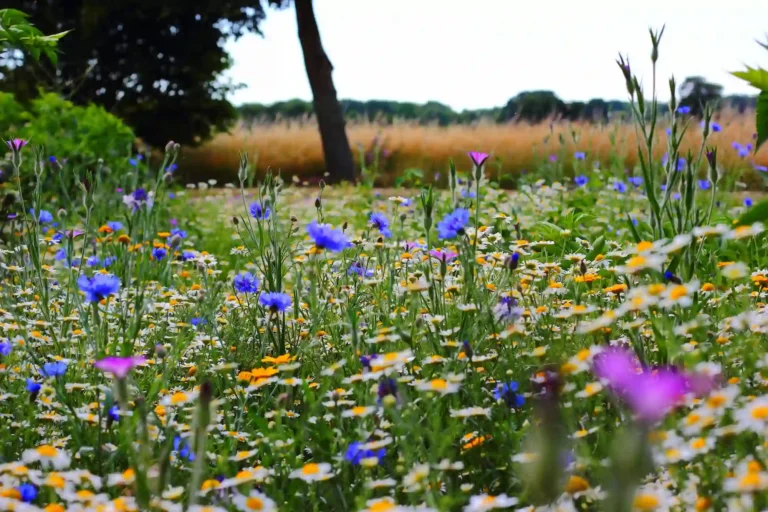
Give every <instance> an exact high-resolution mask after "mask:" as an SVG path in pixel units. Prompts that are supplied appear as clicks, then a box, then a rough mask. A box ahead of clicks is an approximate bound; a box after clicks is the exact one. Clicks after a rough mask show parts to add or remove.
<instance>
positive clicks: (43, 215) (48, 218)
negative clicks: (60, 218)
mask: <svg viewBox="0 0 768 512" xmlns="http://www.w3.org/2000/svg"><path fill="white" fill-rule="evenodd" d="M29 214H30V215H32V216H33V217H34V216H35V209H34V208H30V209H29ZM37 222H39V223H40V224H48V223H49V222H53V214H52V213H51V212H49V211H48V210H40V214H39V215H38V216H37Z"/></svg>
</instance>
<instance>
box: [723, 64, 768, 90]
mask: <svg viewBox="0 0 768 512" xmlns="http://www.w3.org/2000/svg"><path fill="white" fill-rule="evenodd" d="M731 74H732V75H733V76H735V77H736V78H741V79H742V80H744V81H745V82H747V83H748V84H749V85H751V86H752V87H756V88H758V89H760V90H761V91H768V71H766V70H764V69H761V68H753V67H750V66H747V70H746V71H731Z"/></svg>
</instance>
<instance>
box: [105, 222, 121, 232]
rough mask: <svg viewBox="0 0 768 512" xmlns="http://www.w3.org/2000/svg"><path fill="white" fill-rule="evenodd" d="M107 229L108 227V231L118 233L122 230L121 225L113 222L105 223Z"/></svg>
mask: <svg viewBox="0 0 768 512" xmlns="http://www.w3.org/2000/svg"><path fill="white" fill-rule="evenodd" d="M107 227H109V229H111V230H112V231H120V230H121V229H123V223H122V222H118V221H116V220H113V221H110V222H107Z"/></svg>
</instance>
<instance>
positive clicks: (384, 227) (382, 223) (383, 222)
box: [370, 212, 392, 238]
mask: <svg viewBox="0 0 768 512" xmlns="http://www.w3.org/2000/svg"><path fill="white" fill-rule="evenodd" d="M370 221H371V225H372V226H373V227H375V228H376V229H378V230H379V231H380V232H381V234H382V235H384V237H385V238H389V237H390V236H392V231H390V229H389V219H387V217H386V216H385V215H384V214H383V213H379V212H374V213H371V217H370Z"/></svg>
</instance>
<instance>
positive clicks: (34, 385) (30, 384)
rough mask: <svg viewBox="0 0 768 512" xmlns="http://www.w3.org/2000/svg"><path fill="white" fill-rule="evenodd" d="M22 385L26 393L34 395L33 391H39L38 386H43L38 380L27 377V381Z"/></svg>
mask: <svg viewBox="0 0 768 512" xmlns="http://www.w3.org/2000/svg"><path fill="white" fill-rule="evenodd" d="M24 387H25V389H26V390H27V392H28V393H32V394H33V395H34V394H35V393H39V392H40V388H42V387H43V386H42V385H41V384H40V383H39V382H35V381H34V380H32V379H27V382H26V384H25V386H24Z"/></svg>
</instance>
